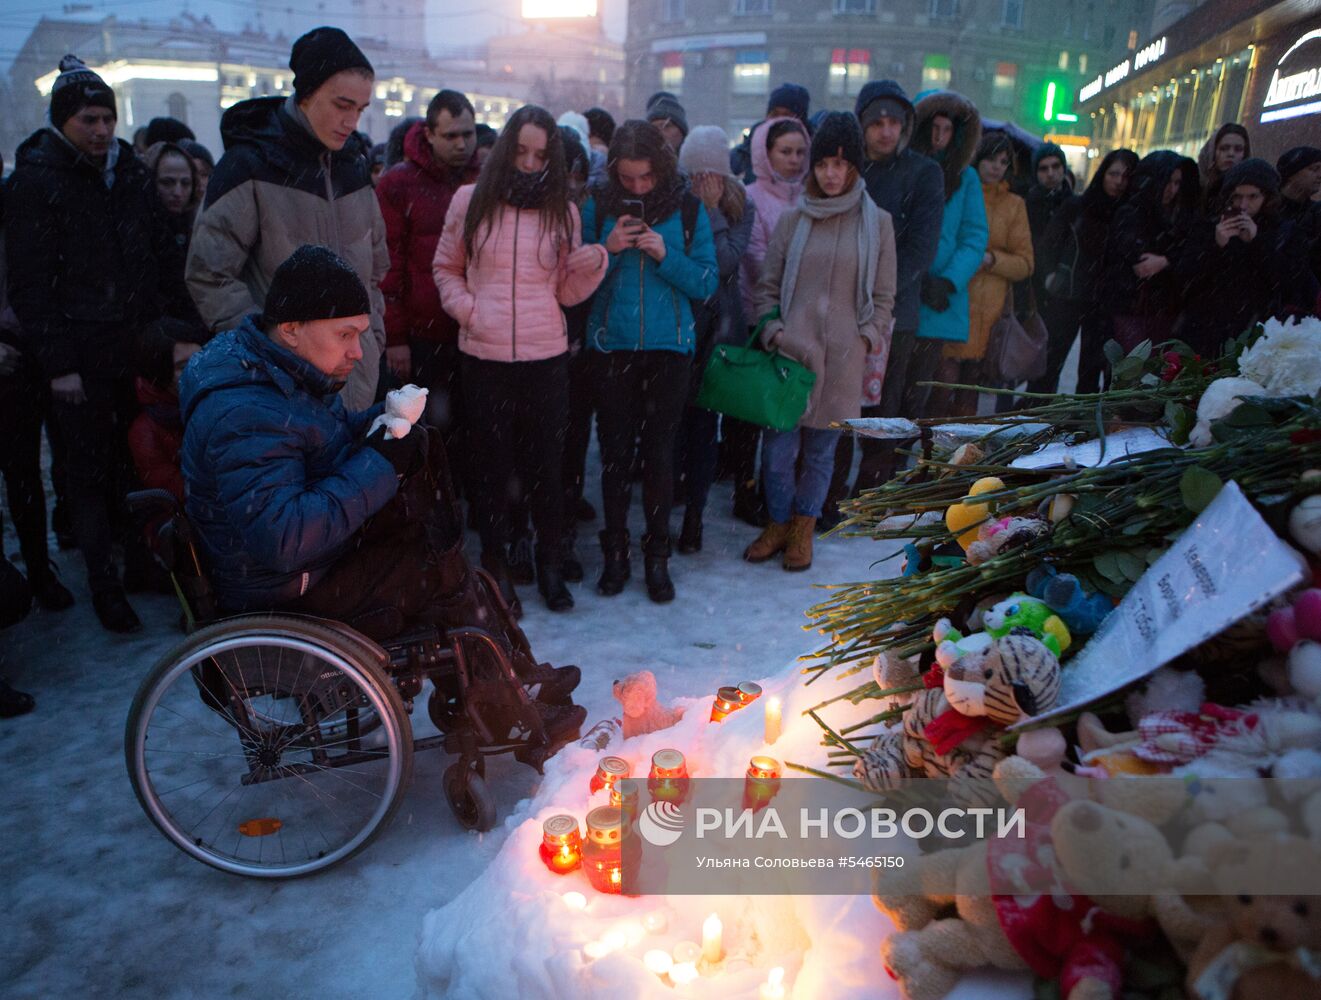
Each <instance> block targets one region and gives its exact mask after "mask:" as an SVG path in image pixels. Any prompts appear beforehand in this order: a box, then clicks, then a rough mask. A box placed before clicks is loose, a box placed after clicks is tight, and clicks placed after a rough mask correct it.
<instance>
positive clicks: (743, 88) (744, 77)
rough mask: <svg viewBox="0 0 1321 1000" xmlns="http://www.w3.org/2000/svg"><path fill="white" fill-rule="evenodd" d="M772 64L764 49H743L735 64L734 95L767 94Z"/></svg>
mask: <svg viewBox="0 0 1321 1000" xmlns="http://www.w3.org/2000/svg"><path fill="white" fill-rule="evenodd" d="M770 82H771V64H770V60H769V59H768V58H767V57H766V52H765V50H764V49H743V50H742V51H740V52H739V53H738V55H737V57H736V58H735V62H734V88H733V89H734V93H736V94H765V93H766V92H767V91H768V90H769V89H770Z"/></svg>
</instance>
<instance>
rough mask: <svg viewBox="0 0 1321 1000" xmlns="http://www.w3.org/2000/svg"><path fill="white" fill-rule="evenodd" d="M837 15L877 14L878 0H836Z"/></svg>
mask: <svg viewBox="0 0 1321 1000" xmlns="http://www.w3.org/2000/svg"><path fill="white" fill-rule="evenodd" d="M835 13H836V14H875V13H876V0H835ZM832 93H833V91H832Z"/></svg>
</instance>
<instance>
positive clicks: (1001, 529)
mask: <svg viewBox="0 0 1321 1000" xmlns="http://www.w3.org/2000/svg"><path fill="white" fill-rule="evenodd" d="M1048 534H1050V522H1048V521H1043V520H1041V519H1040V518H1036V517H1002V518H1000V519H999V520H996V521H987V522H985V523H983V524H982V525H981V526H980V527H978V528H977V539H976V541H974V542H973V543H972V544H970V545H968V546H967V553H968V564H969V565H971V566H980V565H981V564H982V563H984V562H988V561H989V560H991V559H994V558H995V557H996V556H998V555H999V554H1000V553H1001V552H1007V551H1009V550H1010V549H1016V548H1021V547H1022V546H1024V545H1029V544H1031V543H1032V542H1035V541H1036V540H1037V539H1038V538H1043V537H1045V536H1046V535H1048ZM960 541H962V539H960Z"/></svg>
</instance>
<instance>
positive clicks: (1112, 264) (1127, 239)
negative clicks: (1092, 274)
mask: <svg viewBox="0 0 1321 1000" xmlns="http://www.w3.org/2000/svg"><path fill="white" fill-rule="evenodd" d="M1176 170H1177V171H1179V173H1180V174H1181V177H1182V182H1181V184H1180V187H1179V195H1178V197H1177V198H1176V199H1175V202H1174V205H1173V206H1172V208H1171V209H1168V210H1167V209H1166V208H1165V206H1164V205H1162V203H1161V199H1162V196H1163V195H1164V193H1165V187H1166V185H1167V184H1168V183H1169V180H1170V175H1171V174H1173V173H1174V172H1175V171H1176ZM1199 184H1200V182H1199V180H1198V177H1197V164H1196V163H1194V162H1193V161H1192V160H1190V159H1189V158H1188V157H1186V156H1180V155H1179V154H1178V153H1175V152H1173V151H1171V150H1168V149H1162V150H1157V151H1156V152H1154V153H1149V154H1148V155H1147V156H1145V157H1143V158H1142V160H1141V162H1140V163H1138V165H1137V167H1136V168H1135V169H1134V171H1133V176H1132V177H1130V178H1129V184H1128V192H1129V193H1128V198H1127V200H1126V201H1125V202H1124V204H1123V205H1121V206H1120V207H1119V209H1118V211H1116V212H1115V219H1114V222H1113V223H1112V224H1111V226H1110V236H1109V239H1107V240H1106V252H1105V266H1104V269H1103V272H1102V276H1101V288H1100V299H1101V301H1102V303H1104V305H1105V307H1106V308H1107V309H1108V310H1109V312H1110V314H1111V315H1135V316H1156V315H1162V314H1167V315H1173V314H1175V313H1177V312H1178V311H1179V308H1180V306H1182V304H1183V288H1182V285H1181V284H1180V282H1179V279H1178V277H1177V276H1176V275H1175V273H1174V271H1175V269H1174V263H1175V261H1177V260H1178V259H1179V256H1180V254H1181V253H1182V252H1183V248H1184V243H1185V241H1186V240H1187V238H1188V232H1189V230H1190V228H1191V227H1192V225H1193V224H1194V223H1195V222H1196V220H1197V216H1198V210H1197V206H1198V203H1199V200H1200V197H1201V190H1200V187H1199ZM1147 253H1152V254H1159V255H1160V256H1162V257H1165V258H1167V259H1168V260H1169V261H1170V266H1169V267H1167V268H1165V269H1164V270H1163V271H1161V272H1160V273H1159V274H1155V275H1152V276H1151V277H1150V278H1142V279H1139V278H1138V276H1137V275H1136V274H1134V273H1133V267H1134V266H1135V265H1136V264H1137V262H1138V261H1139V260H1140V259H1141V258H1142V255H1143V254H1147Z"/></svg>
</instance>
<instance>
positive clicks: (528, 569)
mask: <svg viewBox="0 0 1321 1000" xmlns="http://www.w3.org/2000/svg"><path fill="white" fill-rule="evenodd" d="M536 578H537V575H536V569H535V561H534V559H533V555H532V539H531V538H529V537H528V536H527V535H519V536H518V537H517V538H515V539H514V540H513V541H512V542H510V543H509V579H511V580H513V581H514V583H516V584H518V585H519V586H521V587H526V586H527V585H528V584H529V583H533V582H534V581H535V580H536Z"/></svg>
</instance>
